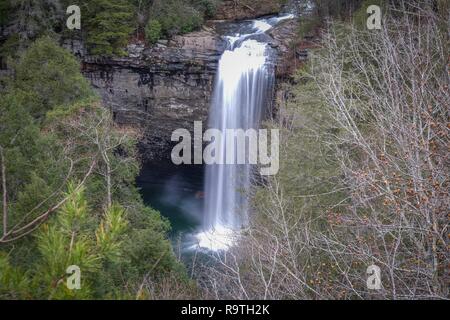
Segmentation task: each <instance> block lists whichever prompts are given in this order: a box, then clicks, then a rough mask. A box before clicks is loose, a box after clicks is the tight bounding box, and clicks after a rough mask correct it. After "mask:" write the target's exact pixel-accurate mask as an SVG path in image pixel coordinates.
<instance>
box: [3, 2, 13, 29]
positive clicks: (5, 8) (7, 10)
mask: <svg viewBox="0 0 450 320" xmlns="http://www.w3.org/2000/svg"><path fill="white" fill-rule="evenodd" d="M10 10H11V3H10V2H9V0H2V1H0V26H4V25H6V24H7V23H8V21H9V18H10V16H9V14H10Z"/></svg>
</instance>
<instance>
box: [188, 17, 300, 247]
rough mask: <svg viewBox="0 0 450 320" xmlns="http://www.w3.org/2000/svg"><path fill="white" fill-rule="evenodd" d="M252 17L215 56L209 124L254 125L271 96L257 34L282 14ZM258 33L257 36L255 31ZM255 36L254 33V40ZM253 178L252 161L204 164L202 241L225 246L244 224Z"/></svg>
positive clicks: (264, 51) (267, 69) (262, 46)
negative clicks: (257, 18) (263, 17)
mask: <svg viewBox="0 0 450 320" xmlns="http://www.w3.org/2000/svg"><path fill="white" fill-rule="evenodd" d="M291 17H292V16H285V17H280V18H271V19H261V20H257V21H253V22H252V25H251V28H250V30H248V31H247V32H246V33H244V34H234V35H233V36H229V37H227V39H228V42H229V44H228V49H227V50H226V51H225V52H224V53H223V55H222V57H221V59H220V61H219V69H218V74H217V78H216V84H215V90H214V98H213V103H212V106H211V110H210V120H209V127H210V128H214V129H219V130H221V132H225V130H226V129H243V130H247V129H250V128H252V129H258V128H259V125H260V122H261V118H262V116H263V114H264V111H265V107H266V105H267V103H268V102H269V100H270V98H271V93H272V83H273V79H274V75H273V73H274V72H273V68H272V67H271V65H270V63H269V60H270V54H269V46H268V45H267V43H265V42H261V41H260V40H259V39H260V38H257V36H260V35H261V34H264V33H265V32H266V31H268V30H269V29H271V28H272V27H273V26H274V25H275V24H276V23H278V22H279V21H281V20H284V19H288V18H291ZM255 36H256V37H255ZM253 38H257V39H258V40H255V39H253ZM226 145H227V143H226V138H225V137H223V140H222V143H221V152H222V156H223V157H225V154H226V153H227V152H230V150H226V148H225V146H226ZM251 179H252V166H251V165H249V164H244V165H236V164H234V165H231V164H213V165H208V166H207V168H206V181H205V205H204V225H203V228H204V231H203V232H201V233H200V234H198V235H197V239H198V240H199V245H200V247H205V248H208V249H210V250H222V249H227V248H228V247H229V246H230V245H231V244H232V242H233V236H234V234H235V232H236V231H238V230H240V229H241V228H242V227H243V226H245V224H246V222H247V215H248V202H247V199H246V194H245V193H246V191H248V190H249V188H250V185H251Z"/></svg>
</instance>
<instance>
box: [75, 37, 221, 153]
mask: <svg viewBox="0 0 450 320" xmlns="http://www.w3.org/2000/svg"><path fill="white" fill-rule="evenodd" d="M67 45H68V46H69V47H70V48H71V50H72V51H74V52H78V54H79V55H81V56H82V57H83V58H82V60H83V73H84V75H85V76H86V77H87V78H88V79H89V80H90V81H91V83H92V85H93V87H94V88H95V89H96V90H97V92H98V93H99V94H100V96H101V97H102V98H103V101H104V102H105V104H106V105H107V106H108V107H109V108H111V110H112V113H113V116H114V119H115V121H116V122H117V123H118V124H121V125H126V126H133V127H139V128H141V131H142V133H143V139H142V140H141V143H140V145H141V149H142V150H143V152H142V155H143V157H144V160H155V159H158V158H168V157H170V149H171V141H170V140H171V139H170V138H171V134H172V132H173V131H174V130H175V129H178V128H186V129H188V130H190V129H192V128H193V123H194V121H206V120H207V118H208V110H209V105H210V99H211V93H212V90H213V85H214V75H215V73H216V69H217V65H218V60H219V58H220V56H221V54H222V52H223V50H224V49H225V43H224V42H223V40H222V39H221V38H220V37H219V36H218V35H217V34H215V32H214V30H212V29H209V28H204V29H203V30H202V31H199V32H194V33H191V34H188V35H185V36H179V37H175V38H174V39H172V40H171V41H161V42H160V43H158V44H157V45H156V46H154V47H152V48H144V45H143V44H131V45H129V47H128V51H129V56H128V57H126V58H108V59H105V58H94V57H90V56H87V55H84V51H83V49H82V48H80V46H79V45H77V43H76V42H75V43H74V42H71V43H68V44H67Z"/></svg>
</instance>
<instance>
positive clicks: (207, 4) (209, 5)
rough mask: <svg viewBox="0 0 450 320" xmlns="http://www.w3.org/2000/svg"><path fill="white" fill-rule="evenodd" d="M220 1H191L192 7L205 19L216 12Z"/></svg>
mask: <svg viewBox="0 0 450 320" xmlns="http://www.w3.org/2000/svg"><path fill="white" fill-rule="evenodd" d="M221 2H222V0H193V5H194V7H195V8H197V9H198V10H199V11H200V12H201V13H202V14H203V16H204V17H205V18H211V17H213V16H214V14H215V13H216V11H217V8H218V6H219V5H220V4H221Z"/></svg>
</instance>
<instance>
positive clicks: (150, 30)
mask: <svg viewBox="0 0 450 320" xmlns="http://www.w3.org/2000/svg"><path fill="white" fill-rule="evenodd" d="M145 36H146V38H147V41H148V42H150V43H156V41H158V40H159V39H160V38H161V36H162V26H161V23H159V21H158V20H150V21H149V22H148V24H147V27H146V28H145Z"/></svg>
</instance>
